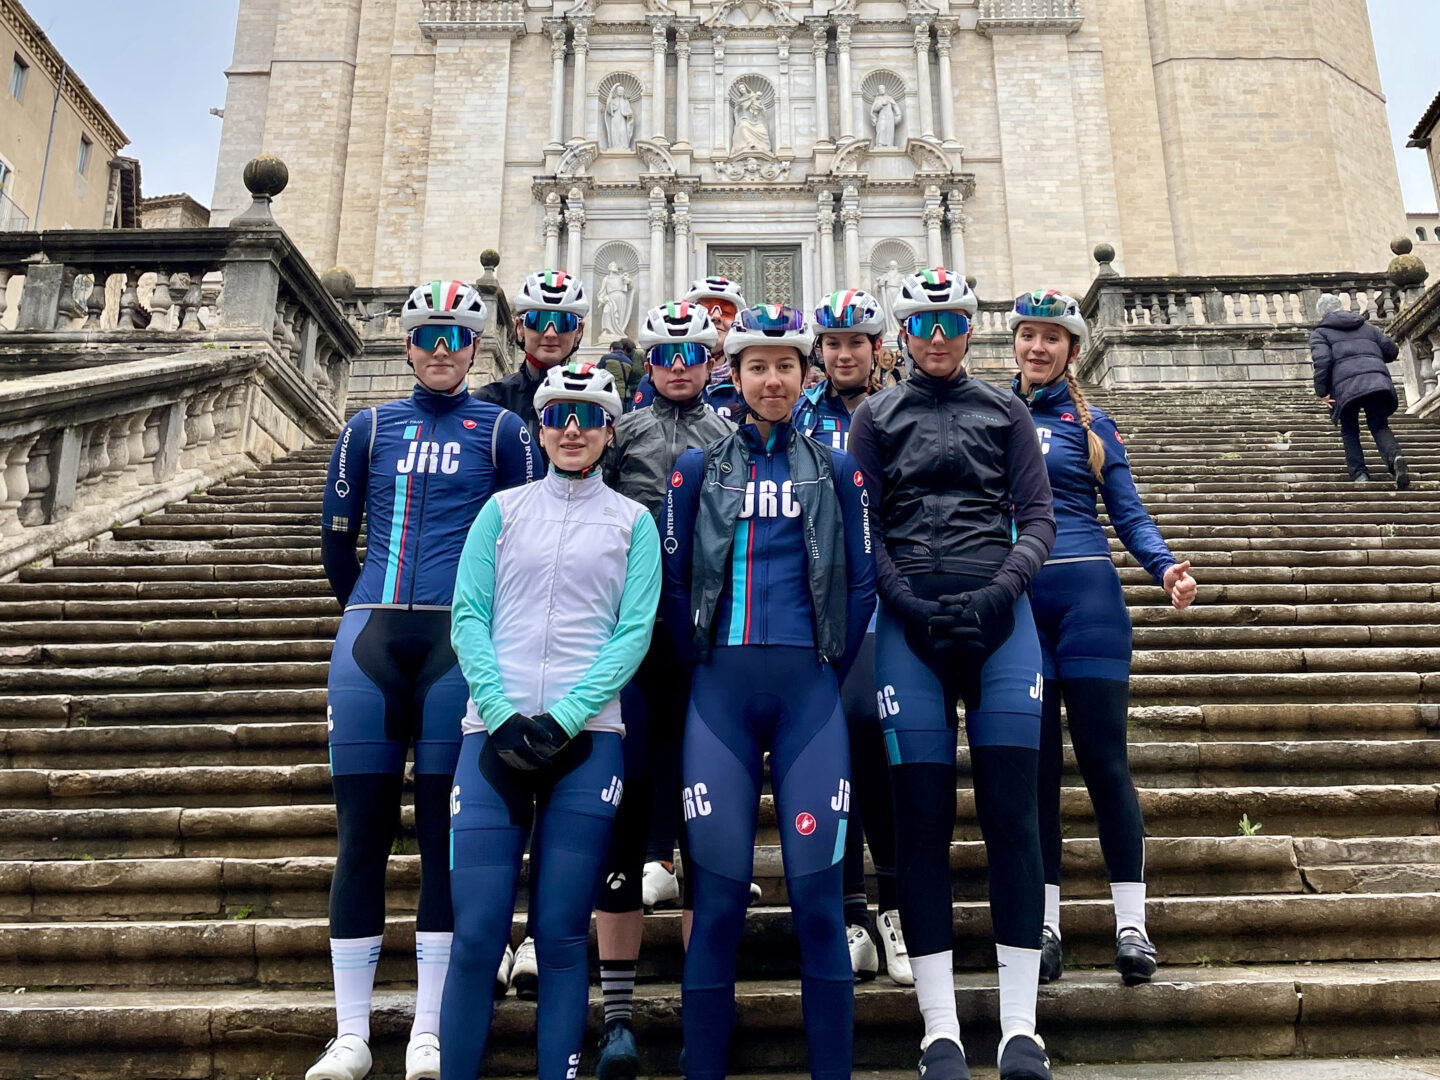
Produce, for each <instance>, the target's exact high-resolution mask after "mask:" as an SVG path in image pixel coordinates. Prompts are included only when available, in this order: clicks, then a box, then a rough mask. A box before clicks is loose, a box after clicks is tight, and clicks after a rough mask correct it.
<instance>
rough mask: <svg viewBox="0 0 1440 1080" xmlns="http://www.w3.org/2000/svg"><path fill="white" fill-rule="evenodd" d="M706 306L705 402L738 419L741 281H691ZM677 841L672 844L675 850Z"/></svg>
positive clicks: (646, 396) (639, 398) (695, 298)
mask: <svg viewBox="0 0 1440 1080" xmlns="http://www.w3.org/2000/svg"><path fill="white" fill-rule="evenodd" d="M682 299H684V300H686V301H687V302H689V303H691V304H696V305H698V306H700V307H703V308H704V309H705V313H706V314H707V315H709V316H710V325H711V326H713V327H714V328H715V345H714V347H713V348H711V350H710V377H709V382H708V383H706V386H705V403H706V404H707V405H709V406H710V407H711V408H713V409H714V410H715V411H716V412H717V413H719V414H720V415H721V416H723V417H724V418H725V419H727V420H738V418H739V417H740V416H742V415H743V411H742V407H743V406H744V404H745V402H744V401H743V400H742V399H741V397H740V391H739V390H738V389H736V386H735V380H734V378H732V376H731V374H730V361H729V359H727V358H726V356H725V335H726V334H727V333H729V332H730V325H731V324H732V323H733V322H734V321H735V316H736V314H738V313H739V312H740V311H742V310H744V308H745V306H746V305H745V297H744V296H742V295H741V294H740V285H739V283H738V282H734V281H730V280H729V279H727V278H723V277H707V278H699V279H697V280H695V281H692V282H691V283H690V288H689V290H688V291H687V292H686V293H685V295H684V297H683V298H682ZM654 395H655V387H654V385H653V383H652V382H651V380H650V379H649V378H645V379H642V380H641V381H640V389H639V390H638V391H636V394H635V407H636V408H643V407H644V406H646V405H649V404H650V399H651V398H652V397H654ZM674 846H675V844H674V840H673V838H672V840H671V844H670V847H671V849H672V851H673V849H674Z"/></svg>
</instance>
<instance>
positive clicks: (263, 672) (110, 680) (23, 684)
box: [0, 660, 330, 694]
mask: <svg viewBox="0 0 1440 1080" xmlns="http://www.w3.org/2000/svg"><path fill="white" fill-rule="evenodd" d="M329 667H330V664H329V661H328V660H312V661H301V660H290V661H284V662H281V663H213V664H181V663H171V664H165V665H156V666H149V667H142V666H137V667H88V666H87V667H73V668H30V667H13V666H11V667H5V666H0V693H16V694H23V693H55V692H63V693H71V694H84V693H86V692H87V691H88V692H94V691H97V690H112V689H113V690H117V691H124V690H133V689H139V688H145V689H150V688H153V689H155V690H160V691H165V690H176V689H181V688H187V689H195V690H206V689H211V688H229V687H252V686H253V687H255V688H257V689H262V688H265V687H270V688H277V687H298V688H301V689H320V690H322V691H323V689H324V686H325V677H326V673H327V671H328V670H329Z"/></svg>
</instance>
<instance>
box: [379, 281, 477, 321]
mask: <svg viewBox="0 0 1440 1080" xmlns="http://www.w3.org/2000/svg"><path fill="white" fill-rule="evenodd" d="M489 315H490V313H489V312H488V311H487V310H486V309H485V301H484V300H482V299H481V298H480V294H479V293H478V292H476V291H475V290H474V289H473V288H471V287H470V286H469V285H466V284H465V282H463V281H429V282H426V283H425V284H424V285H417V286H416V287H415V289H414V290H413V291H412V292H411V293H410V296H409V297H408V298H407V299H406V300H405V306H404V307H403V308H401V309H400V329H401V330H403V331H404V332H405V333H407V334H408V333H410V331H411V330H414V329H415V328H416V327H417V326H424V325H426V324H427V323H428V324H430V325H433V326H463V327H465V328H466V329H467V330H473V331H474V332H475V333H476V334H483V333H484V332H485V324H486V323H487V322H488V321H489Z"/></svg>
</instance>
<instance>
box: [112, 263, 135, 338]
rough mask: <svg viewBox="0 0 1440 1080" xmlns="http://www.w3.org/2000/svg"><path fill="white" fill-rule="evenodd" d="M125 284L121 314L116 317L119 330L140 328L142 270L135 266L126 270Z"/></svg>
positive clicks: (122, 293)
mask: <svg viewBox="0 0 1440 1080" xmlns="http://www.w3.org/2000/svg"><path fill="white" fill-rule="evenodd" d="M124 274H125V285H124V287H123V289H122V290H121V292H120V314H119V315H118V316H117V317H116V320H115V328H116V329H117V330H138V329H139V328H140V322H139V311H140V293H139V291H138V289H139V285H140V271H139V270H136V269H134V268H131V269H129V270H126V271H124Z"/></svg>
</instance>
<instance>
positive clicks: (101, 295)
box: [85, 270, 105, 330]
mask: <svg viewBox="0 0 1440 1080" xmlns="http://www.w3.org/2000/svg"><path fill="white" fill-rule="evenodd" d="M104 318H105V275H104V274H103V273H102V272H100V271H99V270H96V271H95V272H94V273H92V274H91V275H90V295H89V296H87V297H86V298H85V329H86V330H99V329H100V324H101V322H102V320H103V319H104Z"/></svg>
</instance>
